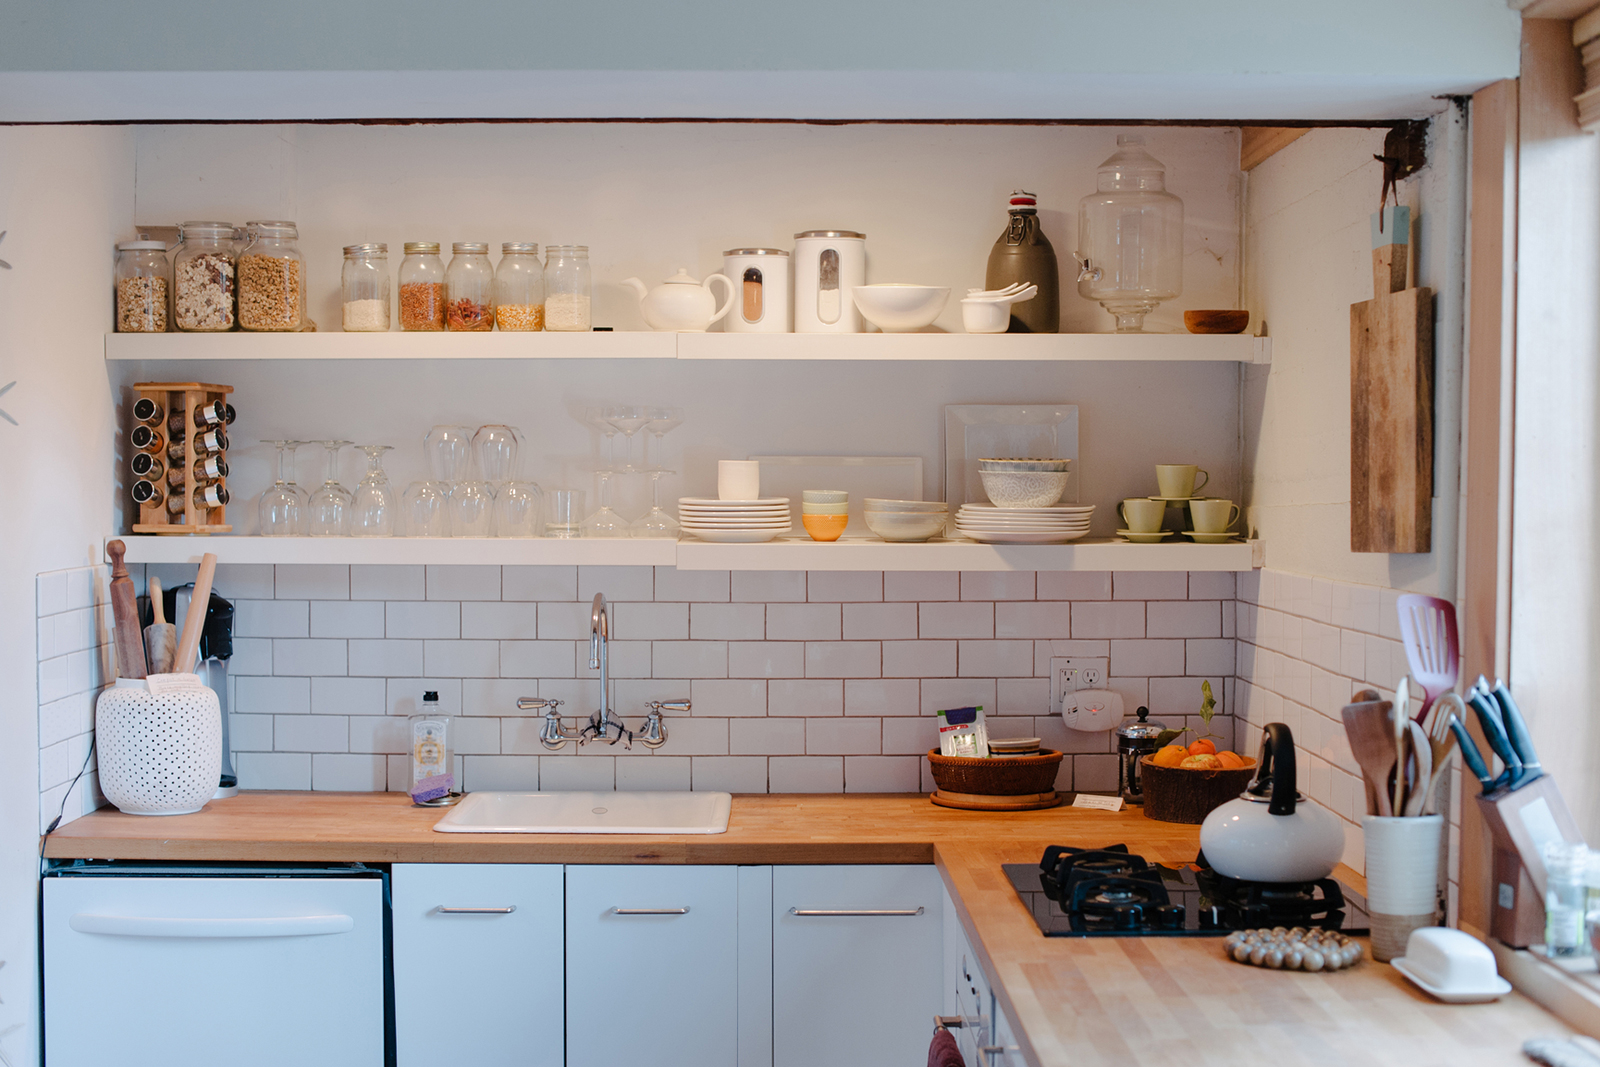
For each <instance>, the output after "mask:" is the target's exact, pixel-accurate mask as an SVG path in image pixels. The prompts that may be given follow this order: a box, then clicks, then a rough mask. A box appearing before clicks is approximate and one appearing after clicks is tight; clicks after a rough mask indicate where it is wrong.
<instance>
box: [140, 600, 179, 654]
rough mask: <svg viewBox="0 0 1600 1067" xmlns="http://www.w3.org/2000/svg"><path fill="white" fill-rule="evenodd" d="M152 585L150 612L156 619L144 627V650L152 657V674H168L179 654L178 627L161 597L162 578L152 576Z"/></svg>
mask: <svg viewBox="0 0 1600 1067" xmlns="http://www.w3.org/2000/svg"><path fill="white" fill-rule="evenodd" d="M149 586H150V613H151V614H152V615H153V616H154V617H155V621H154V622H152V623H151V624H150V625H149V626H146V627H145V628H144V650H145V654H146V655H147V656H149V659H150V673H151V674H168V673H170V672H171V670H172V661H173V660H174V659H176V658H177V655H178V628H177V627H176V626H174V625H172V624H171V623H170V622H168V621H167V615H166V605H165V604H164V603H163V602H162V598H161V579H160V578H152V579H150V581H149Z"/></svg>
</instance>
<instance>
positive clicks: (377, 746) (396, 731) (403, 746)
mask: <svg viewBox="0 0 1600 1067" xmlns="http://www.w3.org/2000/svg"><path fill="white" fill-rule="evenodd" d="M496 721H498V720H496ZM408 725H409V724H408V723H407V722H406V720H405V719H402V718H399V717H398V716H394V715H362V716H359V717H357V718H353V719H351V720H350V751H351V752H367V753H380V754H393V755H401V754H404V753H407V752H409V751H411V743H410V738H409V737H407V736H406V731H407V727H408ZM457 751H458V752H459V751H460V749H459V748H458V749H457ZM496 751H498V749H496Z"/></svg>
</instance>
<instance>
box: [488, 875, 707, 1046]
mask: <svg viewBox="0 0 1600 1067" xmlns="http://www.w3.org/2000/svg"><path fill="white" fill-rule="evenodd" d="M738 897H739V890H738V868H736V867H676V866H670V867H669V866H653V865H639V866H569V867H568V868H567V905H566V912H567V1067H628V1065H634V1064H638V1065H646V1064H647V1065H649V1067H734V1065H735V1064H736V1063H737V1062H738V1011H739V973H738V968H739V936H738V904H739V900H738ZM462 1062H466V1061H465V1060H463V1061H462Z"/></svg>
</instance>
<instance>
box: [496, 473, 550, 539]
mask: <svg viewBox="0 0 1600 1067" xmlns="http://www.w3.org/2000/svg"><path fill="white" fill-rule="evenodd" d="M494 534H495V536H496V537H543V536H544V491H543V490H541V489H540V488H539V487H538V486H537V485H535V484H534V483H533V482H507V483H506V484H505V485H503V486H501V487H500V491H499V492H497V493H495V495H494Z"/></svg>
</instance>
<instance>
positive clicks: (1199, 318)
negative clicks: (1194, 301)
mask: <svg viewBox="0 0 1600 1067" xmlns="http://www.w3.org/2000/svg"><path fill="white" fill-rule="evenodd" d="M1183 324H1184V325H1185V326H1187V327H1188V328H1189V332H1190V333H1244V328H1245V327H1246V326H1248V325H1250V312H1248V311H1185V312H1184V313H1183Z"/></svg>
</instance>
